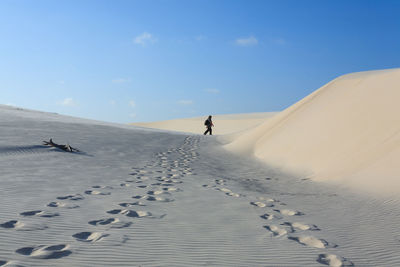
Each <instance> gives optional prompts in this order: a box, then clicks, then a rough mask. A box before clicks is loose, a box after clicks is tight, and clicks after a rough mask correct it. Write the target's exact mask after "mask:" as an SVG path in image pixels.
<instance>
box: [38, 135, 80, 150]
mask: <svg viewBox="0 0 400 267" xmlns="http://www.w3.org/2000/svg"><path fill="white" fill-rule="evenodd" d="M43 145H45V146H52V147H56V148H59V149H61V150H64V151H67V152H80V151H79V150H78V149H76V148H73V147H72V146H70V145H69V144H66V145H59V144H56V143H54V142H53V140H52V138H50V140H49V141H43Z"/></svg>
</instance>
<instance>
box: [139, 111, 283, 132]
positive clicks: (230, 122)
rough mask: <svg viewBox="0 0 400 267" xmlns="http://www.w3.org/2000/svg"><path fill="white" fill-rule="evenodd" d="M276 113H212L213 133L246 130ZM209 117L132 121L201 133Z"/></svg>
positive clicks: (151, 126)
mask: <svg viewBox="0 0 400 267" xmlns="http://www.w3.org/2000/svg"><path fill="white" fill-rule="evenodd" d="M275 114H277V112H262V113H248V114H227V115H212V120H213V123H214V125H215V127H213V134H214V135H222V134H230V133H235V132H240V131H244V130H247V129H249V128H253V127H255V126H258V125H260V124H262V123H263V122H265V121H266V120H267V119H269V118H271V117H273V116H274V115H275ZM207 117H208V115H206V116H204V117H196V118H186V119H176V120H167V121H156V122H140V123H132V125H136V126H141V127H147V128H154V129H163V130H170V131H178V132H186V133H195V134H201V133H204V131H205V130H206V127H205V126H204V121H205V120H206V119H207Z"/></svg>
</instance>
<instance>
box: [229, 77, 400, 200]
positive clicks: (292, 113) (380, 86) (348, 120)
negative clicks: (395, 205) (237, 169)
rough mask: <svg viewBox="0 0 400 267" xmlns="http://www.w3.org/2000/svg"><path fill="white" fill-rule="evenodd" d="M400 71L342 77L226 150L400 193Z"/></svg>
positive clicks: (303, 172)
mask: <svg viewBox="0 0 400 267" xmlns="http://www.w3.org/2000/svg"><path fill="white" fill-rule="evenodd" d="M399 99H400V69H390V70H382V71H369V72H360V73H352V74H348V75H344V76H341V77H339V78H337V79H335V80H333V81H331V82H329V83H327V84H326V85H324V86H323V87H321V88H320V89H318V90H317V91H315V92H313V93H312V94H310V95H309V96H307V97H305V98H304V99H302V100H301V101H299V102H297V103H296V104H294V105H293V106H291V107H289V108H287V109H286V110H284V111H282V112H281V113H279V114H277V115H276V116H274V117H273V118H271V119H270V120H268V121H266V122H265V123H263V124H262V125H260V126H258V127H255V128H253V129H251V130H248V131H246V132H244V133H242V134H241V135H239V136H238V137H237V138H235V140H234V141H233V142H231V143H229V144H228V145H226V148H227V149H228V150H231V151H235V152H239V153H241V154H246V155H248V154H254V155H255V156H256V157H257V158H259V159H261V160H263V161H265V162H267V163H268V164H270V165H273V166H278V167H282V168H284V169H287V170H291V171H294V172H296V173H298V174H301V175H306V176H308V177H311V178H312V179H314V180H324V181H341V182H343V183H345V184H348V185H352V186H356V187H357V188H362V189H365V190H368V191H373V192H391V193H398V192H400V169H399V168H398V164H399V163H400V105H399Z"/></svg>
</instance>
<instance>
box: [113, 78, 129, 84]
mask: <svg viewBox="0 0 400 267" xmlns="http://www.w3.org/2000/svg"><path fill="white" fill-rule="evenodd" d="M130 81H131V79H126V78H117V79H114V80H112V82H113V83H129V82H130Z"/></svg>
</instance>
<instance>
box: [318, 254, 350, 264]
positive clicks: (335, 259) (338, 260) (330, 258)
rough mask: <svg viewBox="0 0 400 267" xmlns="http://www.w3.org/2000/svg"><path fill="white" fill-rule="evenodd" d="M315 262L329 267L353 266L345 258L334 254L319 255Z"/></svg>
mask: <svg viewBox="0 0 400 267" xmlns="http://www.w3.org/2000/svg"><path fill="white" fill-rule="evenodd" d="M317 261H318V262H319V263H321V264H325V265H328V266H331V267H350V266H354V264H353V263H352V262H351V261H349V260H347V259H346V258H343V257H340V256H337V255H334V254H319V255H318V259H317Z"/></svg>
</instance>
